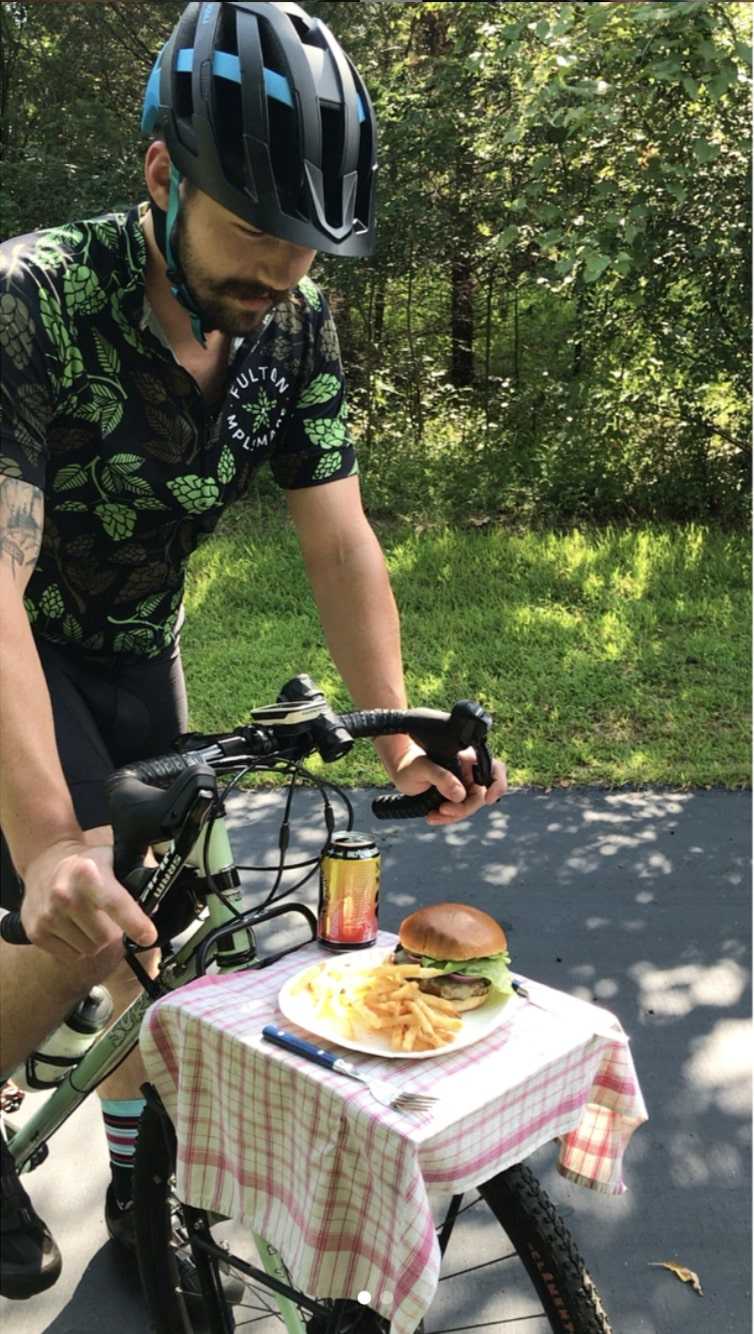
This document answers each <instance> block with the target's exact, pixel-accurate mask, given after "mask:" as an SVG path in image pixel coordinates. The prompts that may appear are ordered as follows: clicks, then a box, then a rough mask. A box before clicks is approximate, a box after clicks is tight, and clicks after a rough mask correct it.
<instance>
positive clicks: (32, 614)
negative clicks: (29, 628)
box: [24, 598, 39, 625]
mask: <svg viewBox="0 0 754 1334" xmlns="http://www.w3.org/2000/svg"><path fill="white" fill-rule="evenodd" d="M24 607H25V608H26V616H27V619H28V621H29V624H30V625H33V624H34V622H35V621H36V619H37V616H38V615H39V612H38V611H37V608H36V607H35V605H34V603H33V602H32V600H31V598H24Z"/></svg>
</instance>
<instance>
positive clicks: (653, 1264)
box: [650, 1260, 704, 1297]
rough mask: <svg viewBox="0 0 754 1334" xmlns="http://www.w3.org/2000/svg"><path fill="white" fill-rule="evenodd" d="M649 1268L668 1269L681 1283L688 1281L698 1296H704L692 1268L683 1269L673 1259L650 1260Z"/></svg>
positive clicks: (697, 1277)
mask: <svg viewBox="0 0 754 1334" xmlns="http://www.w3.org/2000/svg"><path fill="white" fill-rule="evenodd" d="M650 1269H669V1270H670V1272H671V1274H675V1276H676V1278H679V1279H680V1280H681V1282H682V1283H690V1284H691V1286H692V1288H693V1289H694V1292H698V1293H699V1296H700V1297H702V1296H704V1293H703V1291H702V1285H701V1283H700V1282H699V1275H698V1274H695V1273H694V1270H693V1269H685V1268H684V1266H683V1265H678V1264H676V1263H675V1261H673V1260H654V1261H650Z"/></svg>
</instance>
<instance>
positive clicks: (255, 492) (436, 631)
mask: <svg viewBox="0 0 754 1334" xmlns="http://www.w3.org/2000/svg"><path fill="white" fill-rule="evenodd" d="M305 7H306V8H307V9H308V11H309V12H310V13H312V14H314V15H317V16H319V17H321V18H322V19H323V20H324V21H325V22H327V23H328V24H329V25H330V26H331V27H332V28H333V30H334V32H335V33H336V35H337V36H338V37H339V38H340V40H341V41H342V42H343V45H344V47H345V49H346V50H347V51H348V53H349V55H350V56H351V57H352V59H353V60H354V62H355V63H356V64H357V65H358V67H359V69H360V70H361V72H362V73H363V75H364V78H365V81H366V83H367V85H368V88H369V91H370V94H371V97H372V99H373V102H374V104H375V107H376V111H377V116H378V120H379V126H380V167H379V228H378V243H377V249H376V252H375V254H374V256H373V257H372V258H371V259H369V260H368V261H367V260H361V261H354V260H351V261H339V260H336V259H330V258H324V257H320V258H318V260H317V261H316V265H315V268H314V270H313V273H314V276H315V278H317V279H319V281H321V282H322V284H323V286H324V287H325V289H326V291H327V294H328V297H329V300H330V302H331V305H332V306H333V309H334V311H335V314H336V318H337V324H338V328H339V333H340V339H341V346H342V352H343V360H344V363H345V367H346V371H347V376H348V382H349V411H350V425H351V429H352V432H353V435H354V437H355V440H356V444H357V448H358V454H359V460H360V467H361V480H362V489H363V494H364V499H365V505H366V508H367V512H368V514H369V516H370V520H371V522H372V523H373V525H374V527H375V529H376V531H377V533H378V535H379V537H380V540H381V542H382V546H383V549H384V551H385V555H386V559H387V562H388V567H389V570H390V575H391V580H392V583H393V587H394V589H395V592H396V597H397V600H398V604H399V607H400V609H401V620H402V627H403V644H404V660H405V672H406V683H407V689H408V692H409V697H410V699H411V700H412V701H414V702H417V703H422V704H426V705H432V706H435V707H437V708H447V707H448V705H449V702H452V700H453V699H456V698H462V697H469V696H473V697H475V698H478V699H480V700H481V701H482V703H483V704H484V705H485V707H487V708H489V710H490V711H491V712H492V714H493V715H494V718H495V727H496V732H495V745H496V749H497V752H498V753H499V754H502V755H503V756H504V757H505V758H506V759H507V761H508V765H509V771H510V775H511V781H512V782H513V783H531V784H535V785H542V786H545V787H546V786H549V785H551V784H554V783H558V784H562V785H568V784H570V783H582V784H583V783H608V784H610V785H613V786H618V785H625V784H629V785H632V786H637V785H638V786H640V785H646V784H651V785H658V784H665V785H674V786H681V787H689V786H699V785H702V786H705V785H706V786H709V785H716V784H723V785H726V786H741V785H748V784H749V783H750V774H751V765H750V757H751V731H750V723H749V712H750V710H749V703H750V697H751V693H750V692H751V656H750V648H751V641H750V632H749V618H750V571H749V565H750V540H749V506H750V484H749V477H750V472H749V469H750V460H751V436H750V377H751V353H750V346H751V344H750V291H751V264H750V254H751V242H750V237H751V172H750V162H751V145H750V134H751V45H750V41H751V19H752V9H751V6H750V5H749V4H743V3H724V2H723V0H691V2H686V0H674V2H673V3H641V2H638V3H636V2H632V3H563V4H559V3H538V2H536V0H531V2H529V0H526V2H524V3H500V4H489V3H464V4H447V3H435V0H429V2H426V0H425V3H414V2H413V0H406V2H404V3H383V2H380V0H361V2H360V3H355V2H354V0H348V3H346V2H345V0H340V2H337V0H336V2H335V3H319V0H309V2H308V3H307V4H306V6H305ZM182 8H183V5H182V0H169V2H165V3H146V2H143V0H127V2H126V0H117V2H116V3H106V2H105V0H95V2H94V3H33V4H23V3H15V2H14V0H11V2H10V3H8V2H6V3H3V4H2V5H0V24H1V25H2V38H3V46H2V55H1V57H0V112H1V115H0V135H1V139H0V153H1V155H2V171H3V195H2V205H1V207H2V213H1V214H0V231H1V232H2V235H3V236H4V237H9V236H14V235H21V234H24V233H26V232H29V231H31V230H34V229H36V228H38V227H46V226H53V225H56V224H59V223H62V222H66V221H73V220H77V219H83V218H87V217H92V216H96V215H97V214H100V213H103V212H106V211H108V210H112V209H126V208H128V207H129V206H131V205H132V204H134V203H135V202H137V201H138V200H141V199H143V198H145V197H146V192H145V187H144V183H143V157H144V142H143V140H142V139H141V138H140V135H139V130H138V126H139V119H140V110H141V102H142V98H143V90H144V86H145V84H146V80H147V77H148V74H149V72H150V69H151V67H152V63H153V61H154V58H155V56H156V54H157V52H158V51H159V50H160V48H161V45H162V43H163V42H164V41H165V39H166V37H167V35H168V33H169V32H170V29H171V27H172V25H173V23H174V22H175V20H176V19H177V17H178V15H179V14H180V12H181V11H182ZM284 511H285V504H284V499H283V496H282V493H281V492H280V491H279V490H278V489H277V487H276V486H275V484H274V482H273V481H272V479H271V477H270V476H269V474H267V473H265V471H264V470H263V471H262V473H261V474H259V475H258V480H256V481H255V482H254V484H253V489H252V491H251V493H250V494H249V496H248V498H247V499H246V501H244V502H242V503H241V504H239V505H237V506H235V507H233V509H232V510H231V511H230V513H229V514H228V515H227V516H225V517H224V519H223V522H222V525H221V528H220V531H219V533H218V535H217V536H216V538H215V540H214V541H213V542H211V543H207V544H206V546H204V547H202V548H201V550H200V551H198V552H196V553H195V555H194V557H193V558H192V561H191V564H190V570H189V579H188V590H187V593H188V595H187V608H188V612H189V616H188V619H187V623H186V627H185V630H184V634H183V654H184V661H185V665H186V672H187V678H188V683H189V694H190V699H191V712H192V719H191V721H192V726H194V727H197V728H199V729H200V730H210V729H213V728H223V727H227V726H228V725H229V720H234V719H237V718H240V717H244V716H246V714H247V712H248V708H249V707H250V705H251V704H253V703H258V702H259V701H260V699H261V700H264V699H266V698H268V697H269V693H270V689H271V688H272V687H278V686H279V684H280V683H281V682H282V681H284V680H286V679H287V678H288V677H289V676H290V675H291V672H292V671H295V670H307V671H309V672H311V673H312V675H314V676H315V678H316V679H317V680H318V681H319V682H320V683H321V685H322V686H323V688H324V689H326V690H327V692H328V694H329V696H330V698H331V699H332V700H333V702H334V704H335V705H336V707H338V706H346V705H347V703H348V700H347V695H346V694H345V692H344V689H343V685H342V682H341V681H340V678H339V676H338V673H337V672H336V670H335V668H334V664H333V663H332V661H331V659H330V656H329V654H328V651H327V646H326V644H325V643H324V640H323V635H322V631H321V628H320V626H319V622H318V618H317V614H316V609H315V608H314V605H313V603H312V602H311V600H310V599H307V597H306V593H305V580H304V572H303V569H302V565H301V557H300V552H299V551H298V548H297V544H296V542H295V538H294V537H293V535H292V533H291V531H290V528H289V527H288V526H287V525H286V521H285V514H284ZM364 749H365V752H367V753H365V754H362V753H361V751H360V750H359V748H356V749H355V751H354V753H353V755H352V756H349V757H348V760H347V761H346V762H345V763H344V764H343V765H341V766H339V777H340V778H341V779H342V780H343V781H344V782H346V783H348V782H354V783H359V784H360V783H375V782H384V772H383V771H382V770H381V768H380V765H379V762H378V760H377V759H376V757H373V756H372V755H371V752H368V748H364Z"/></svg>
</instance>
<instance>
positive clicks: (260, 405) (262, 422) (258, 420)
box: [241, 389, 275, 431]
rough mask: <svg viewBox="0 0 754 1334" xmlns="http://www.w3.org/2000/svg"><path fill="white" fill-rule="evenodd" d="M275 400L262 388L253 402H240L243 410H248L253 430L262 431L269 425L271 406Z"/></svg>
mask: <svg viewBox="0 0 754 1334" xmlns="http://www.w3.org/2000/svg"><path fill="white" fill-rule="evenodd" d="M274 402H275V400H274V399H273V398H271V397H270V395H269V394H266V393H265V392H264V389H262V390H261V391H260V393H259V397H258V398H256V399H255V400H254V402H253V403H242V404H241V406H242V408H243V411H244V412H248V413H249V415H250V417H251V426H252V430H254V431H263V430H264V429H265V427H266V426H269V424H270V421H271V419H272V408H273V404H274Z"/></svg>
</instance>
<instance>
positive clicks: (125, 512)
mask: <svg viewBox="0 0 754 1334" xmlns="http://www.w3.org/2000/svg"><path fill="white" fill-rule="evenodd" d="M94 513H95V514H96V515H97V518H98V519H99V520H100V522H101V524H102V527H103V528H104V530H105V532H106V533H107V535H108V537H113V538H115V541H116V542H118V541H120V542H122V541H123V540H124V539H125V538H126V537H130V536H131V534H132V533H133V530H134V528H135V527H136V512H135V510H133V509H131V508H130V506H128V505H113V504H109V503H107V502H104V501H103V502H102V503H101V504H99V505H95V506H94Z"/></svg>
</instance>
